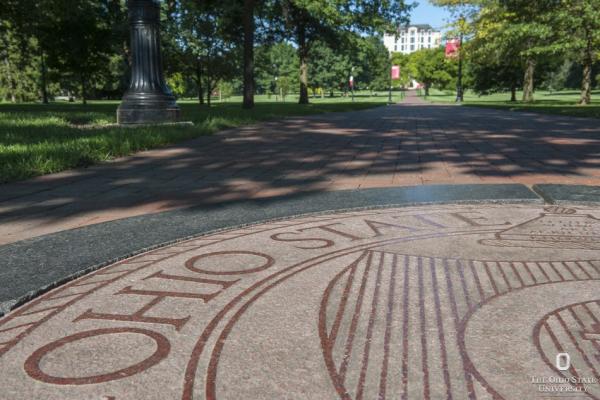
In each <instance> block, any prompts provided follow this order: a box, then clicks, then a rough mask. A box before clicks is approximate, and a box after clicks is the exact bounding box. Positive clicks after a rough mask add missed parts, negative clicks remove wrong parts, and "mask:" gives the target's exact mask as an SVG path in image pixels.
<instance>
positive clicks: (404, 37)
mask: <svg viewBox="0 0 600 400" xmlns="http://www.w3.org/2000/svg"><path fill="white" fill-rule="evenodd" d="M441 43H442V32H441V31H438V30H435V29H434V28H432V27H431V25H429V24H417V25H409V26H403V27H400V29H398V35H397V36H395V35H389V34H385V35H384V36H383V44H384V45H385V47H386V48H387V49H388V51H389V52H390V53H403V54H410V53H412V52H415V51H417V50H421V49H433V48H436V47H439V46H440V45H441Z"/></svg>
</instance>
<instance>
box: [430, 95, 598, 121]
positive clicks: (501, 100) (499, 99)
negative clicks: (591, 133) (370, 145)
mask: <svg viewBox="0 0 600 400" xmlns="http://www.w3.org/2000/svg"><path fill="white" fill-rule="evenodd" d="M579 96H580V93H579V91H577V90H565V91H560V92H548V91H537V92H536V93H535V96H534V98H535V102H534V103H523V102H521V101H517V102H510V101H509V100H510V93H494V94H491V95H486V96H478V95H477V94H476V93H473V92H469V91H467V92H466V93H465V99H464V103H463V104H464V105H466V106H475V107H489V108H501V109H506V110H511V111H533V112H540V113H545V114H557V115H569V116H574V117H592V118H600V91H594V92H593V93H592V104H590V105H587V106H580V105H578V104H577V102H578V101H579ZM521 97H522V93H521V92H517V99H521ZM455 98H456V93H455V92H454V91H441V90H437V89H431V90H430V93H429V96H428V97H427V100H429V101H432V102H435V103H454V100H455Z"/></svg>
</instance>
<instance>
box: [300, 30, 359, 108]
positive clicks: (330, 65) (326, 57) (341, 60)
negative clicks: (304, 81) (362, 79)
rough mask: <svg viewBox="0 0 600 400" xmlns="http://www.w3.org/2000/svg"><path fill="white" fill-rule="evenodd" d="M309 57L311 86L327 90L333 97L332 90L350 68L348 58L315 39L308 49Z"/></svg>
mask: <svg viewBox="0 0 600 400" xmlns="http://www.w3.org/2000/svg"><path fill="white" fill-rule="evenodd" d="M310 59H311V63H310V66H309V68H308V74H309V76H310V80H309V84H310V85H311V86H312V87H313V88H320V89H322V90H323V91H325V90H327V91H329V95H330V96H331V97H333V92H334V90H336V89H337V88H339V87H340V84H344V82H345V81H346V79H347V77H348V76H347V75H348V71H350V70H351V68H352V66H351V62H350V58H349V57H348V56H347V55H345V54H340V52H336V51H335V50H333V49H332V48H331V47H329V46H328V45H327V44H326V43H324V42H322V41H315V42H314V43H313V44H312V46H311V49H310ZM323 91H322V92H321V95H322V96H323V95H324V93H323Z"/></svg>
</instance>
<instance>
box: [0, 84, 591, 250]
mask: <svg viewBox="0 0 600 400" xmlns="http://www.w3.org/2000/svg"><path fill="white" fill-rule="evenodd" d="M442 183H450V184H454V183H524V184H528V185H530V184H534V183H565V184H587V185H600V126H599V124H598V121H597V120H595V119H577V118H568V117H555V116H548V115H537V114H528V113H516V112H515V113H513V112H505V111H497V110H485V109H477V108H470V107H455V106H453V105H431V104H428V103H424V102H423V101H421V100H419V99H418V98H416V97H415V96H414V95H409V96H408V98H407V100H406V101H405V102H404V103H403V104H401V105H397V106H390V107H381V108H376V109H371V110H366V111H361V112H354V113H338V114H328V115H320V116H312V117H302V118H291V119H287V120H285V121H279V122H271V123H266V124H262V125H257V126H252V127H245V128H242V129H237V130H235V131H225V132H222V133H220V134H217V135H214V136H212V137H202V138H199V139H195V140H193V141H189V142H186V143H182V144H180V145H177V146H172V147H169V148H167V149H161V150H152V151H147V152H144V153H139V154H137V155H135V156H132V157H127V158H123V159H119V160H116V161H114V162H110V163H105V164H102V165H99V166H95V167H92V168H88V169H85V170H74V171H67V172H64V173H60V174H54V175H49V176H45V177H40V178H36V179H33V180H29V181H26V182H21V183H16V184H9V185H3V186H1V187H0V188H1V189H2V190H0V245H1V244H6V243H11V242H15V241H18V240H22V239H26V238H31V237H35V236H39V235H43V234H47V233H51V232H57V231H61V230H66V229H72V228H75V227H79V226H84V225H89V224H95V223H99V222H104V221H110V220H115V219H119V218H124V217H130V216H135V215H142V214H147V213H154V212H159V211H164V210H169V209H174V208H179V207H189V206H193V205H198V204H208V203H222V202H226V201H227V202H231V201H236V200H240V199H247V198H262V197H271V196H277V195H284V194H290V193H300V192H316V191H324V190H341V189H357V188H370V187H384V186H406V185H422V184H442Z"/></svg>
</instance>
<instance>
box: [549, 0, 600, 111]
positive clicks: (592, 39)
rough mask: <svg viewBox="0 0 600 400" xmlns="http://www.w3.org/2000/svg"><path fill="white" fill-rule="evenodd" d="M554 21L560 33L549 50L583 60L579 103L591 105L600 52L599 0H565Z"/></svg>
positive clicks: (555, 14)
mask: <svg viewBox="0 0 600 400" xmlns="http://www.w3.org/2000/svg"><path fill="white" fill-rule="evenodd" d="M551 20H552V21H553V22H554V23H553V24H552V25H553V26H554V27H555V29H556V28H557V27H558V29H559V30H560V35H558V39H557V40H556V41H555V42H554V43H552V45H551V46H550V50H553V51H555V52H557V53H558V52H560V53H561V54H564V55H567V56H571V57H573V58H574V59H575V60H577V61H578V62H579V63H580V65H581V66H582V69H583V74H582V79H581V97H580V100H579V104H590V102H591V97H592V68H593V64H594V62H595V61H597V60H598V53H599V51H600V0H576V1H573V0H562V1H561V2H560V7H558V8H557V12H556V13H554V14H553V15H552V17H551Z"/></svg>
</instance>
